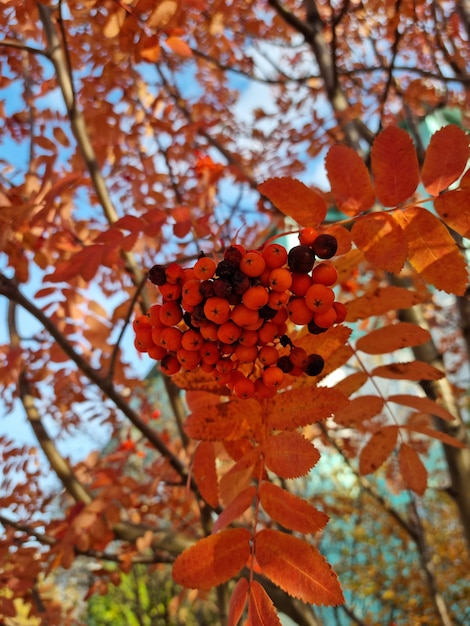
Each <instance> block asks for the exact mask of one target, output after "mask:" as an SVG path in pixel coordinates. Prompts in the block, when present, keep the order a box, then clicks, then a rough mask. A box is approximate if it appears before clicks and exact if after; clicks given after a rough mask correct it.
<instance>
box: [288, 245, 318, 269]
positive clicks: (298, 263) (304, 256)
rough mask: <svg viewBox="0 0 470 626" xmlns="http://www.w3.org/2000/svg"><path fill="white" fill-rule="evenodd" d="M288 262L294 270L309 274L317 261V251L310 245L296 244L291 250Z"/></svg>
mask: <svg viewBox="0 0 470 626" xmlns="http://www.w3.org/2000/svg"><path fill="white" fill-rule="evenodd" d="M287 263H288V265H289V267H290V269H291V271H292V272H298V273H300V274H307V273H308V272H310V270H311V269H312V267H313V264H314V263H315V253H314V252H313V250H312V248H309V247H308V246H294V247H293V248H291V250H290V251H289V255H288V259H287Z"/></svg>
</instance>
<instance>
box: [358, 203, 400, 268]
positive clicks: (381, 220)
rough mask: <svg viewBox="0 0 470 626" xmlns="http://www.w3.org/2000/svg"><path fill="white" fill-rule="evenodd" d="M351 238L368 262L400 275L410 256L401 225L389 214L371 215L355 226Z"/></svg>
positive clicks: (361, 218) (362, 218) (364, 217)
mask: <svg viewBox="0 0 470 626" xmlns="http://www.w3.org/2000/svg"><path fill="white" fill-rule="evenodd" d="M351 236H352V238H353V241H354V243H355V244H356V246H357V247H358V248H359V249H360V250H362V252H363V253H364V256H365V257H366V259H367V260H368V261H370V262H371V263H373V264H374V265H377V267H380V269H383V270H385V271H387V272H393V273H394V274H398V273H399V272H400V270H401V269H402V267H403V265H404V264H405V261H406V258H407V256H408V245H407V243H406V240H405V239H404V237H403V231H402V229H401V228H400V225H399V224H398V223H397V222H396V221H395V220H394V219H393V216H392V215H389V214H388V213H384V212H381V213H371V214H370V215H365V216H363V217H360V218H359V219H358V220H356V222H355V223H354V224H353V227H352V230H351Z"/></svg>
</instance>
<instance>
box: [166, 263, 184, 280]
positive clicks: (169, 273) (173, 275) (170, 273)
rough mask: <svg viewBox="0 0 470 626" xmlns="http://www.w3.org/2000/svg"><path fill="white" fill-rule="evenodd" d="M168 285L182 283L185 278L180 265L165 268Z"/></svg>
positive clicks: (175, 264) (173, 264)
mask: <svg viewBox="0 0 470 626" xmlns="http://www.w3.org/2000/svg"><path fill="white" fill-rule="evenodd" d="M165 276H166V280H167V282H168V283H180V282H181V281H182V280H183V278H184V269H183V268H182V267H181V266H180V265H178V263H170V265H167V266H166V268H165Z"/></svg>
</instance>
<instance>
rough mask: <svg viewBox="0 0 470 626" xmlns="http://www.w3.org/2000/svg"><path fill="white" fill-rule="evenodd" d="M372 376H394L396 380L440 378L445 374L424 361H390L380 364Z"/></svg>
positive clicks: (372, 372)
mask: <svg viewBox="0 0 470 626" xmlns="http://www.w3.org/2000/svg"><path fill="white" fill-rule="evenodd" d="M370 374H371V376H380V377H381V378H393V379H396V380H400V379H401V380H439V378H442V377H443V376H444V373H443V372H441V370H438V369H437V367H433V366H432V365H429V363H426V362H424V361H409V362H406V363H390V364H389V365H379V366H378V367H375V368H374V369H373V370H372V371H371V372H370Z"/></svg>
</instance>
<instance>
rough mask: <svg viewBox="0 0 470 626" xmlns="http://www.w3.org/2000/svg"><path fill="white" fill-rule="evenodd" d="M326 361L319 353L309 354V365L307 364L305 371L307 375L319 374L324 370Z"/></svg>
mask: <svg viewBox="0 0 470 626" xmlns="http://www.w3.org/2000/svg"><path fill="white" fill-rule="evenodd" d="M324 365H325V361H324V359H323V357H321V356H320V355H319V354H310V355H309V356H308V361H307V365H306V366H305V370H304V371H305V373H306V374H307V376H318V374H320V372H321V371H322V370H323V367H324Z"/></svg>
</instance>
